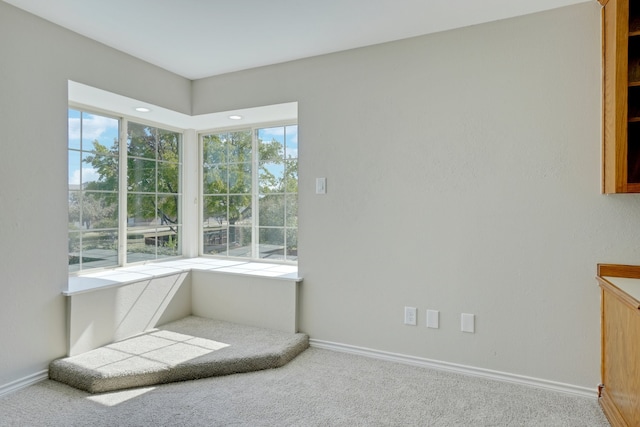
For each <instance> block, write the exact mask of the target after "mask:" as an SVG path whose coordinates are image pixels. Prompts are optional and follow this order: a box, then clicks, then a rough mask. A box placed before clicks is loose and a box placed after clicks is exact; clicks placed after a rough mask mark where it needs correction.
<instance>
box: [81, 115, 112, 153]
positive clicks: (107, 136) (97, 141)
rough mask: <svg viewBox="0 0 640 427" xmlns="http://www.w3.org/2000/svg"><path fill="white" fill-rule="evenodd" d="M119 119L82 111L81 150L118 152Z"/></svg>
mask: <svg viewBox="0 0 640 427" xmlns="http://www.w3.org/2000/svg"><path fill="white" fill-rule="evenodd" d="M118 129H119V121H118V120H117V119H113V118H111V117H104V116H99V115H96V114H91V113H86V112H83V113H82V124H81V139H82V150H84V151H95V152H97V153H101V154H106V153H108V152H111V153H117V152H118V133H119V130H118Z"/></svg>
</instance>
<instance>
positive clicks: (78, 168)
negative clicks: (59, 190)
mask: <svg viewBox="0 0 640 427" xmlns="http://www.w3.org/2000/svg"><path fill="white" fill-rule="evenodd" d="M67 157H68V161H69V190H80V188H81V187H80V184H81V183H82V181H81V179H82V177H81V173H82V162H81V160H80V159H81V156H80V151H69V154H68V156H67Z"/></svg>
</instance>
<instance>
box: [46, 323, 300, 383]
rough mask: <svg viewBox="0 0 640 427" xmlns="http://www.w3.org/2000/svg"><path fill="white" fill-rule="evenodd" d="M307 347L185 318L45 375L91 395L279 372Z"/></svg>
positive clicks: (274, 335) (66, 361)
mask: <svg viewBox="0 0 640 427" xmlns="http://www.w3.org/2000/svg"><path fill="white" fill-rule="evenodd" d="M307 347H309V338H308V336H307V335H305V334H302V333H297V334H290V333H285V332H280V331H275V330H270V329H262V328H256V327H250V326H244V325H239V324H235V323H229V322H223V321H219V320H212V319H205V318H202V317H196V316H189V317H186V318H184V319H181V320H178V321H175V322H171V323H167V324H165V325H163V326H161V327H158V328H156V329H152V330H149V331H146V332H144V333H142V334H139V335H136V336H134V337H131V338H127V339H124V340H121V341H117V342H114V343H112V344H109V345H106V346H104V347H100V348H97V349H95V350H91V351H89V352H86V353H83V354H80V355H77V356H73V357H67V358H62V359H57V360H54V361H53V362H51V364H50V365H49V377H50V378H51V379H53V380H56V381H59V382H62V383H65V384H68V385H70V386H72V387H75V388H78V389H80V390H84V391H88V392H90V393H103V392H107V391H114V390H122V389H128V388H133V387H144V386H150V385H157V384H164V383H169V382H176V381H186V380H194V379H199V378H207V377H213V376H220V375H229V374H236V373H244V372H252V371H258V370H263V369H271V368H278V367H281V366H283V365H285V364H286V363H288V362H289V361H290V360H292V359H293V358H294V357H296V356H297V355H298V354H299V353H301V352H302V351H304V350H305V349H306V348H307Z"/></svg>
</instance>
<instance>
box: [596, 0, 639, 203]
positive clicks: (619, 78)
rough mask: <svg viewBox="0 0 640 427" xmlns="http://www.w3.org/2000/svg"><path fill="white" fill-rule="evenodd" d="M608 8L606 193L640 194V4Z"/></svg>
mask: <svg viewBox="0 0 640 427" xmlns="http://www.w3.org/2000/svg"><path fill="white" fill-rule="evenodd" d="M600 3H601V4H602V5H603V6H604V7H603V13H602V15H603V25H602V28H603V57H604V112H603V115H604V120H603V124H604V147H603V162H604V165H603V185H602V188H603V192H604V193H638V192H640V4H639V3H638V2H634V1H630V0H600Z"/></svg>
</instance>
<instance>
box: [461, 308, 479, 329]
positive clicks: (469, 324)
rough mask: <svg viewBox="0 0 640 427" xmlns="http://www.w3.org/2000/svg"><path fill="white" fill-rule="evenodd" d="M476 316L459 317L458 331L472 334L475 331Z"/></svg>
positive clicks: (463, 315)
mask: <svg viewBox="0 0 640 427" xmlns="http://www.w3.org/2000/svg"><path fill="white" fill-rule="evenodd" d="M475 323H476V316H475V314H469V313H462V315H461V316H460V330H461V331H462V332H471V333H472V334H473V333H475V331H476V325H475Z"/></svg>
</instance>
